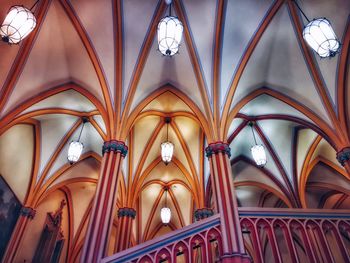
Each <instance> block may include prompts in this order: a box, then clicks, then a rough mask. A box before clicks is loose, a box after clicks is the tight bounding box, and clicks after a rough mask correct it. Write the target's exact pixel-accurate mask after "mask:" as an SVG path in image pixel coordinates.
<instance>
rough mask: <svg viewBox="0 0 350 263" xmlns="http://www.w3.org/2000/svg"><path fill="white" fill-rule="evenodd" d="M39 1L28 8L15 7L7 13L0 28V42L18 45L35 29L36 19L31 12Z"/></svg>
mask: <svg viewBox="0 0 350 263" xmlns="http://www.w3.org/2000/svg"><path fill="white" fill-rule="evenodd" d="M38 2H39V1H36V2H35V4H34V5H33V6H32V7H31V8H30V9H28V8H26V7H24V6H21V5H15V6H12V7H11V8H10V10H9V11H8V13H7V15H6V17H5V19H4V22H3V23H2V25H1V28H0V36H1V38H2V40H3V41H4V42H6V43H9V44H18V43H19V42H21V41H22V40H23V39H24V38H25V37H27V36H28V35H29V34H30V33H31V32H32V31H33V30H34V28H35V27H36V18H35V16H34V13H33V12H32V10H33V8H34V7H35V6H36V4H37V3H38Z"/></svg>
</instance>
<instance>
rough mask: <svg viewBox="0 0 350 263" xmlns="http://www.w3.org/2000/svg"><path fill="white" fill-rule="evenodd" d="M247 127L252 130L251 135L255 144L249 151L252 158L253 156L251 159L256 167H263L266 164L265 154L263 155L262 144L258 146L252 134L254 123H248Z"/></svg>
mask: <svg viewBox="0 0 350 263" xmlns="http://www.w3.org/2000/svg"><path fill="white" fill-rule="evenodd" d="M249 126H250V128H251V129H252V133H253V138H254V142H255V145H253V146H252V147H251V148H250V151H251V153H252V156H253V159H254V161H255V163H256V165H257V166H259V167H261V168H262V167H264V166H265V165H266V163H267V158H266V153H265V147H264V145H262V144H258V143H257V142H256V138H255V133H254V129H253V126H254V122H252V121H251V122H249Z"/></svg>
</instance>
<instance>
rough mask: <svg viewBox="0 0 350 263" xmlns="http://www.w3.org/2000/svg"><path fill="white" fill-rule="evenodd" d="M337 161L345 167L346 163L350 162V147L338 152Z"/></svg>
mask: <svg viewBox="0 0 350 263" xmlns="http://www.w3.org/2000/svg"><path fill="white" fill-rule="evenodd" d="M337 160H338V162H339V163H340V164H341V165H342V166H345V163H346V162H347V161H349V160H350V147H345V148H343V149H341V150H340V151H339V152H337Z"/></svg>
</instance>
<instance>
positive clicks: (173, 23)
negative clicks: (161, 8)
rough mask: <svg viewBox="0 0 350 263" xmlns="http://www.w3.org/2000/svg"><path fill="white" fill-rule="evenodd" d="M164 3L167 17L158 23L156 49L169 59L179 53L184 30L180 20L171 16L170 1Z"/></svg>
mask: <svg viewBox="0 0 350 263" xmlns="http://www.w3.org/2000/svg"><path fill="white" fill-rule="evenodd" d="M165 2H166V4H167V5H168V6H169V15H168V16H166V17H164V18H162V19H161V20H160V21H159V23H158V49H159V51H160V52H161V53H162V54H163V55H164V56H168V57H171V56H173V55H175V54H177V53H178V51H179V46H180V42H181V39H182V32H183V29H184V28H183V25H182V23H181V22H180V20H179V19H178V18H177V17H175V16H172V15H171V6H172V0H165Z"/></svg>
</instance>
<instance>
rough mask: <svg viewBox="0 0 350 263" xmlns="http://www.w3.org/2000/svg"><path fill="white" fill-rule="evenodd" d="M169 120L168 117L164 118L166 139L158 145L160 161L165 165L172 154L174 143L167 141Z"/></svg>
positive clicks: (169, 160)
mask: <svg viewBox="0 0 350 263" xmlns="http://www.w3.org/2000/svg"><path fill="white" fill-rule="evenodd" d="M170 121H171V118H170V117H166V118H165V123H166V125H167V126H166V141H165V142H163V143H162V144H161V145H160V150H161V156H162V161H163V162H164V163H165V165H168V164H169V163H170V162H171V159H172V158H173V154H174V144H172V143H171V142H170V141H169V123H170Z"/></svg>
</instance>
